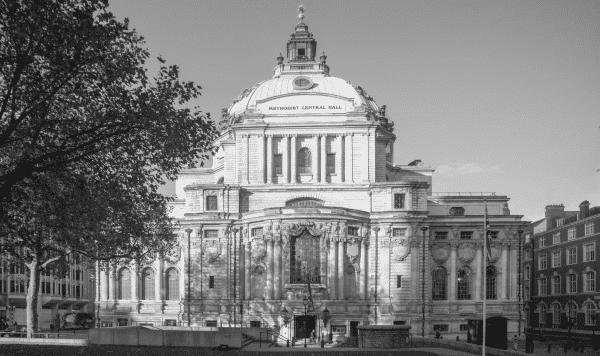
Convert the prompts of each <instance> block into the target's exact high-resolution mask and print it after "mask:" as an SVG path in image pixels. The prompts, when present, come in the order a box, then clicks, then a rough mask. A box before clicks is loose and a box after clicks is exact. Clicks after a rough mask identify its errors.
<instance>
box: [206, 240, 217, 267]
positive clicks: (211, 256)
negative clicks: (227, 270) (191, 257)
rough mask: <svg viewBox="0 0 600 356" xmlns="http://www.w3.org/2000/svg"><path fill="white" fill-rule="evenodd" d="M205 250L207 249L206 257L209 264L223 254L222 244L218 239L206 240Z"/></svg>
mask: <svg viewBox="0 0 600 356" xmlns="http://www.w3.org/2000/svg"><path fill="white" fill-rule="evenodd" d="M202 250H203V251H206V257H207V262H208V264H213V263H215V262H216V261H217V260H218V259H219V257H220V256H221V252H222V250H221V244H220V243H219V241H218V240H206V241H205V242H204V245H203V247H202Z"/></svg>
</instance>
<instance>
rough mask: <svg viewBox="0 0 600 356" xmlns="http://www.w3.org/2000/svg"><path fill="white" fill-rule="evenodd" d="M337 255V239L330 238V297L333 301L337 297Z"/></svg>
mask: <svg viewBox="0 0 600 356" xmlns="http://www.w3.org/2000/svg"><path fill="white" fill-rule="evenodd" d="M336 254H337V248H336V245H335V239H333V238H329V268H328V272H329V295H330V296H331V299H335V298H336V296H337V292H336V291H337V288H336V287H337V283H336V282H337V273H336V271H337V270H336V268H335V267H336V260H337V259H336Z"/></svg>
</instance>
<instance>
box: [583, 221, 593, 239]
mask: <svg viewBox="0 0 600 356" xmlns="http://www.w3.org/2000/svg"><path fill="white" fill-rule="evenodd" d="M593 233H594V222H593V221H590V222H586V223H585V235H584V236H587V235H591V234H593Z"/></svg>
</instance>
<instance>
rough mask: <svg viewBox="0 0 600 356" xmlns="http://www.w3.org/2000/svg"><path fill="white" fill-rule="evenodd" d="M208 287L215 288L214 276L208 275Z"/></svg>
mask: <svg viewBox="0 0 600 356" xmlns="http://www.w3.org/2000/svg"><path fill="white" fill-rule="evenodd" d="M208 288H211V289H212V288H215V276H208Z"/></svg>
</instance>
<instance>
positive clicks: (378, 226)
mask: <svg viewBox="0 0 600 356" xmlns="http://www.w3.org/2000/svg"><path fill="white" fill-rule="evenodd" d="M290 41H291V42H290V43H294V46H295V47H294V46H293V48H294V51H295V50H298V51H300V50H301V49H302V50H303V51H302V54H300V52H298V53H295V54H294V57H292V58H290V60H289V61H288V62H287V63H284V62H283V59H282V60H280V61H279V63H278V64H277V66H276V67H275V70H274V71H275V75H274V77H273V78H272V79H269V80H266V81H264V82H261V83H259V84H257V85H255V86H254V87H253V88H252V89H250V90H245V91H243V92H242V94H241V95H240V96H239V97H238V98H237V99H236V100H235V101H234V103H233V104H232V105H231V106H230V107H229V108H228V109H224V110H223V122H222V124H221V126H220V127H221V130H222V131H221V135H220V137H219V138H218V139H217V140H216V142H215V143H216V145H217V146H218V147H219V151H218V153H217V154H216V155H215V157H214V159H213V166H212V167H210V168H201V169H189V170H186V171H183V172H182V173H181V174H180V175H179V179H178V181H177V187H176V194H177V197H178V198H177V199H176V200H175V201H174V202H173V203H172V206H173V216H174V217H175V218H177V219H178V220H179V222H180V224H181V229H182V231H184V230H185V229H192V230H193V232H192V233H191V235H190V244H191V246H192V249H191V266H192V268H191V270H190V271H186V270H185V266H187V261H186V259H187V253H185V252H183V253H182V254H181V255H182V257H183V258H182V261H180V262H179V263H178V265H177V266H178V268H179V269H180V271H181V272H182V273H181V276H182V278H181V286H180V287H181V291H182V293H181V298H180V301H179V304H178V307H179V309H178V311H177V313H173V314H169V315H167V312H166V311H165V309H164V307H163V308H162V309H160V308H158V307H157V308H156V313H154V314H153V315H152V316H151V317H150V316H146V317H145V318H142V317H141V316H140V315H139V313H138V312H137V309H132V311H131V312H130V313H129V314H128V317H129V320H130V323H132V324H135V323H136V322H137V323H139V322H142V321H144V320H145V322H151V323H156V320H162V322H163V323H164V320H167V319H173V318H176V319H177V323H178V324H183V325H186V324H187V320H188V311H189V314H190V315H189V317H190V319H191V324H192V325H197V326H233V325H234V324H235V325H239V324H243V325H244V326H257V325H259V324H260V325H261V326H268V327H273V328H276V329H277V330H279V332H280V333H282V334H283V335H285V336H288V335H289V336H290V337H301V335H302V333H303V331H302V325H303V324H302V323H304V319H303V318H304V311H305V309H304V303H303V299H304V298H305V297H306V298H307V299H308V300H309V308H308V318H307V323H308V325H307V329H308V330H307V332H310V329H315V330H316V331H315V332H316V333H317V334H319V333H320V332H329V331H331V330H333V333H334V335H336V336H342V335H345V336H353V335H355V333H356V326H357V325H365V324H394V323H405V324H411V325H413V327H415V331H416V330H420V326H421V324H420V323H421V314H420V313H421V306H422V305H423V303H425V304H426V306H427V308H426V315H425V323H426V325H425V327H426V333H427V334H428V335H430V334H433V333H434V327H436V328H438V327H437V326H436V325H439V324H443V325H447V327H448V334H466V331H461V325H463V324H466V320H467V318H476V317H477V316H478V315H480V310H481V304H482V299H481V293H480V292H479V291H476V290H475V289H476V288H480V287H481V283H482V282H481V278H480V277H482V270H483V269H482V263H483V262H482V261H483V260H482V248H483V246H482V244H481V242H482V237H481V235H482V234H481V233H479V231H478V230H480V229H482V228H483V214H484V203H486V204H487V210H488V212H489V214H490V221H491V224H492V227H493V228H494V229H495V230H498V231H501V233H500V234H497V236H498V237H497V242H512V241H516V238H517V237H516V236H515V235H514V234H513V232H514V231H516V229H517V228H519V227H520V226H522V224H523V223H522V222H521V221H520V216H516V215H510V213H507V211H508V210H507V209H504V208H505V205H506V203H507V201H508V200H509V199H508V198H507V197H505V196H497V195H495V194H487V195H482V194H479V195H475V196H474V195H468V196H462V195H460V194H457V195H454V196H439V195H435V194H433V193H432V174H433V171H434V169H433V168H432V167H428V166H425V165H423V164H422V163H421V162H420V161H414V162H412V163H410V164H408V165H394V164H393V152H394V150H393V144H394V141H395V140H396V135H395V134H394V133H393V132H392V129H393V127H392V124H391V122H389V120H388V119H387V118H385V115H386V110H385V107H383V106H382V107H379V106H378V105H377V104H376V103H375V101H374V100H373V98H372V97H371V96H369V95H368V94H367V93H366V92H365V90H364V89H362V88H361V87H358V86H356V87H355V86H353V85H351V84H349V83H348V82H347V81H346V80H343V79H340V78H336V77H332V76H330V75H329V67H328V66H327V65H326V64H325V59H326V57H325V56H324V55H323V56H321V57H320V61H316V60H315V53H314V52H310V51H309V53H307V52H305V50H307V49H309V48H310V49H311V51H313V49H316V42H315V40H314V38H313V37H312V34H310V33H309V32H308V27H307V26H306V25H305V24H304V23H302V22H301V23H300V24H298V26H297V27H296V29H295V32H294V35H293V36H292V38H291V39H290ZM299 43H304V44H305V45H300V44H299ZM313 45H314V46H313ZM288 48H291V47H288ZM292 52H293V51H292ZM298 58H302V59H301V60H300V59H298ZM396 129H398V128H396ZM404 134H407V133H406V132H405V133H401V135H404ZM214 197H216V209H215V206H214V203H215V200H214V199H215V198H214ZM453 208H461V209H453ZM451 210H452V214H451V213H450V211H451ZM459 212H461V214H459ZM423 228H426V230H425V231H423V230H422V229H423ZM462 232H469V233H470V234H462ZM438 233H440V234H438ZM436 234H438V235H436ZM442 235H443V236H444V239H443V241H442V240H436V236H437V237H440V236H442ZM463 235H464V236H467V235H468V236H470V240H468V241H467V240H465V241H463V240H461V236H463ZM183 236H184V237H187V236H186V235H183ZM182 242H183V243H182V245H183V246H184V247H185V245H186V242H187V241H186V239H185V238H183V239H182ZM514 246H516V243H514V244H511V245H510V246H509V245H502V244H494V245H493V246H492V251H493V256H495V259H494V261H493V262H492V264H493V265H494V266H495V267H496V268H497V270H498V276H500V278H499V279H498V282H497V285H498V287H497V288H498V293H497V294H498V298H497V299H496V300H495V301H494V302H490V305H494V308H496V309H495V310H496V311H497V313H499V314H502V315H505V316H506V317H507V318H509V327H511V328H512V327H513V326H514V324H515V323H516V322H517V321H516V320H517V313H516V309H515V308H516V301H517V299H516V295H515V293H514V288H513V286H514V283H515V281H516V270H515V269H513V268H512V267H510V268H509V267H508V266H509V265H513V264H515V263H516V262H515V261H513V260H512V256H513V254H512V251H513V250H514ZM424 249H425V253H423V251H424ZM186 251H187V250H186ZM508 256H511V257H508ZM423 263H424V264H425V265H423ZM461 267H468V268H469V269H470V270H472V273H471V274H469V276H470V278H472V281H471V285H470V286H469V288H470V291H469V292H468V294H469V295H470V297H469V299H458V296H457V294H456V293H457V292H456V288H457V286H458V284H457V280H456V278H457V277H456V275H457V273H458V270H459V269H460V268H461ZM439 268H443V269H444V271H445V273H444V274H443V277H444V282H443V283H444V286H443V288H444V290H445V297H444V298H443V299H436V300H434V299H433V298H432V288H433V285H432V273H434V270H436V269H439ZM423 271H425V274H424V275H423ZM188 272H189V275H188ZM477 278H479V279H477ZM112 283H113V284H114V283H117V282H116V280H115V281H114V282H112ZM188 284H189V286H190V289H191V295H190V296H189V301H190V303H189V305H188V298H187V297H186V295H185V293H184V292H185V291H187V287H188ZM460 285H461V286H464V283H463V282H462V281H461V284H460ZM423 288H424V290H425V293H424V294H423ZM440 288H441V285H440ZM163 289H164V286H163ZM112 291H113V289H111V292H110V293H112V294H111V298H108V299H109V300H110V303H109V302H108V300H106V299H105V300H103V301H101V302H100V304H101V305H103V306H104V305H108V304H110V307H111V308H112V307H114V306H115V305H116V307H114V308H113V309H111V310H118V308H119V306H120V305H129V304H128V302H126V301H120V300H117V299H115V298H116V297H115V294H114V293H113V292H112ZM461 298H462V296H461ZM162 303H163V301H162V300H161V301H160V302H158V304H157V305H163V306H164V304H162ZM284 308H285V310H287V311H288V312H289V316H290V323H287V324H285V323H284V322H283V319H282V314H281V313H282V310H284ZM325 308H327V310H328V311H329V312H330V320H329V322H328V324H327V326H324V325H323V322H322V312H323V310H324V309H325ZM104 318H107V319H109V318H116V317H114V316H113V315H112V314H110V313H109V312H106V313H105V314H104ZM148 320H154V321H148Z"/></svg>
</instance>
